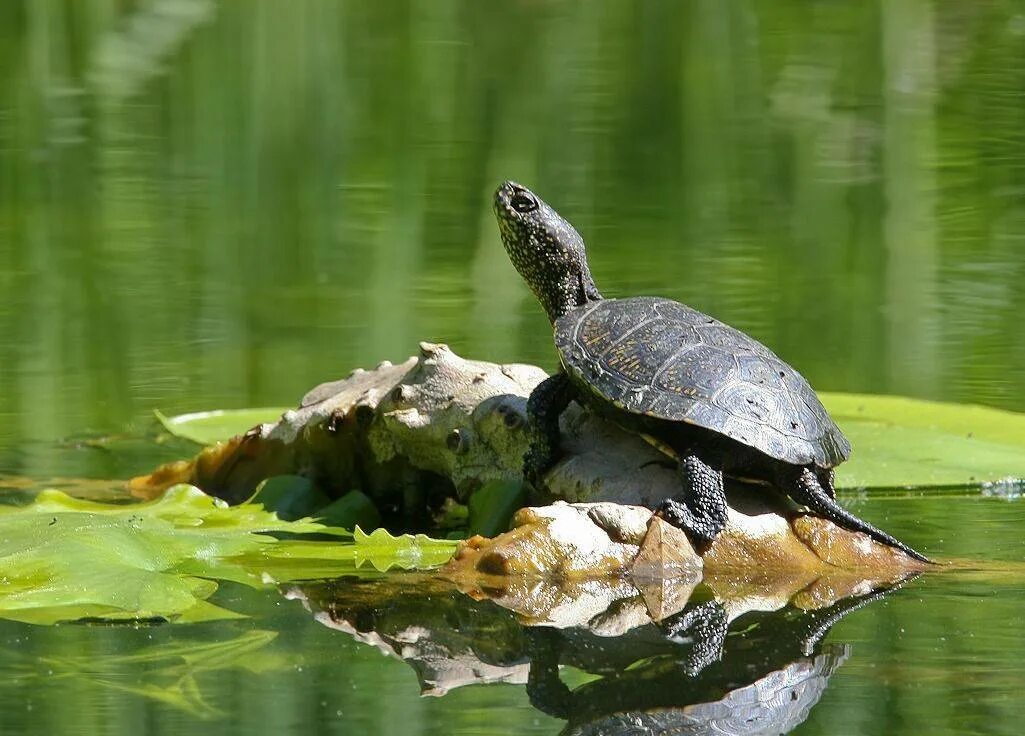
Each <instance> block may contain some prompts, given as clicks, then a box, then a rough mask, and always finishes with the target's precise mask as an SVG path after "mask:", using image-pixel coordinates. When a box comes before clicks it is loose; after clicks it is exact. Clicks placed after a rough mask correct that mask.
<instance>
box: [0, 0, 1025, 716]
mask: <svg viewBox="0 0 1025 736" xmlns="http://www.w3.org/2000/svg"><path fill="white" fill-rule="evenodd" d="M504 178H515V179H517V180H519V181H522V182H523V183H525V184H527V185H529V186H531V187H532V188H534V189H535V190H537V191H538V192H539V193H540V194H541V195H542V196H544V197H546V198H547V199H548V200H549V201H550V202H551V203H552V204H553V205H555V206H556V207H558V208H559V209H560V211H561V212H563V214H565V215H566V216H567V217H568V218H570V219H571V220H572V221H573V222H574V223H575V224H576V225H577V227H578V228H579V229H580V231H581V233H582V234H583V235H584V237H585V239H586V240H587V242H588V244H589V248H590V255H591V266H592V271H593V272H594V275H595V278H596V280H597V282H598V285H599V287H600V288H601V289H602V291H603V292H604V293H606V294H607V295H610V296H619V295H629V294H640V293H652V294H661V295H665V296H669V297H673V298H676V299H679V300H682V301H685V302H687V303H689V304H692V305H694V306H695V307H697V308H699V309H702V310H704V311H706V312H710V313H712V314H714V315H715V316H717V317H719V318H721V319H723V320H726V321H728V322H730V323H731V324H733V325H735V326H737V327H740V328H742V329H744V330H746V331H748V332H749V333H751V334H752V335H754V336H756V337H758V338H759V339H761V340H763V341H764V342H766V343H767V344H769V345H770V346H772V347H773V348H774V349H775V350H776V351H777V352H778V353H779V354H780V355H781V356H782V357H784V358H785V359H786V360H788V361H789V362H791V363H792V364H794V365H795V366H797V367H798V368H799V369H800V370H801V371H802V372H803V373H804V374H805V375H806V376H807V377H808V378H809V379H810V380H811V382H812V384H813V385H814V386H815V387H817V388H820V389H823V390H826V389H828V390H838V391H859V392H872V393H898V394H906V395H913V396H921V397H927V398H935V399H941V400H946V401H959V402H976V403H983V404H988V405H992V406H997V407H1002V408H1008V409H1014V410H1025V322H1023V321H1022V319H1021V315H1022V314H1023V313H1025V5H1023V4H1022V3H1021V2H1019V1H1017V0H1003V1H1001V0H987V1H976V2H971V3H934V2H927V1H926V0H895V1H894V2H883V1H882V0H877V1H876V2H850V3H842V4H841V3H825V4H824V3H815V4H808V3H801V2H776V3H771V4H765V3H760V4H756V3H751V2H711V1H695V2H668V1H667V2H636V3H630V2H591V1H589V0H588V1H586V2H585V1H583V0H581V1H580V2H527V1H526V0H524V1H522V2H505V3H486V2H477V1H476V0H465V1H464V2H454V1H449V0H424V1H423V2H398V1H397V0H396V1H395V2H392V1H391V0H388V1H387V2H376V3H374V2H340V1H338V2H335V1H331V2H329V1H327V0H324V1H322V2H313V1H312V0H310V1H305V0H302V1H300V0H296V1H293V2H289V3H284V2H270V1H267V2H241V1H232V2H223V3H219V2H214V1H212V0H153V1H152V2H128V1H115V0H89V1H87V0H81V1H80V2H75V3H61V2H56V1H55V0H5V2H3V3H2V4H0V366H2V368H0V473H2V474H4V475H7V476H18V477H26V478H28V479H30V480H32V479H48V478H52V477H62V476H72V477H88V478H99V479H105V478H111V479H114V478H124V477H126V476H128V475H130V474H132V473H135V472H140V471H143V470H145V469H147V468H149V467H151V466H152V465H153V464H154V463H155V462H157V461H158V460H162V459H166V458H167V457H171V456H175V452H176V450H175V449H174V448H160V447H155V446H153V445H151V444H148V443H146V442H130V443H128V444H120V445H117V446H116V449H114V447H115V446H113V445H108V444H106V443H104V442H97V441H95V438H96V437H106V436H111V435H120V434H122V433H127V434H128V435H129V436H131V437H139V436H140V435H142V434H144V433H145V432H146V431H147V430H148V427H149V422H150V416H151V411H152V410H153V409H154V408H159V409H161V410H163V411H165V412H167V413H174V412H180V411H188V410H195V409H204V408H211V407H222V408H232V407H244V406H260V405H281V404H288V403H290V402H293V401H295V400H297V399H298V398H299V397H300V396H301V395H302V394H303V393H304V392H305V391H306V390H307V389H308V388H310V387H311V386H313V385H314V384H316V383H319V382H321V381H324V380H328V379H332V378H336V377H339V376H340V375H344V374H346V373H347V372H348V371H349V370H351V369H352V368H354V367H356V366H371V365H373V364H376V363H377V362H378V361H380V360H382V359H385V358H387V359H391V360H398V359H402V358H404V357H406V356H407V355H409V354H411V353H412V352H414V351H415V348H416V343H417V341H419V340H423V339H430V340H436V341H444V342H447V343H449V344H450V345H451V346H452V347H453V348H454V349H455V350H456V351H457V352H459V353H462V354H465V355H471V356H474V357H479V358H482V359H490V360H498V361H512V360H516V361H528V362H538V363H541V364H543V365H547V366H551V365H553V364H554V361H555V358H554V353H553V350H552V347H551V344H550V338H549V333H548V330H547V326H546V322H545V319H544V316H543V314H542V312H541V310H540V309H539V307H538V306H537V304H536V303H535V302H534V301H533V299H532V298H531V297H530V295H529V293H528V291H527V290H526V288H525V287H524V286H523V284H522V283H521V282H520V281H519V279H518V277H517V275H516V274H515V272H514V271H513V269H512V267H511V266H510V265H509V263H508V262H507V259H506V256H505V254H504V252H503V251H502V249H501V246H500V244H499V239H498V235H497V231H496V228H495V225H494V222H493V218H492V215H491V213H490V209H489V198H490V193H491V191H492V190H493V188H494V186H495V185H496V184H497V183H498V182H499V181H500V180H502V179H504ZM86 440H88V441H86ZM855 449H856V448H855ZM848 500H849V501H850V503H851V504H852V508H854V509H855V510H856V512H857V513H859V514H860V515H862V516H864V517H866V518H869V519H871V520H873V521H875V522H877V523H879V524H880V525H881V526H883V527H884V528H886V529H887V530H889V531H891V532H893V533H895V534H897V535H898V536H900V537H902V538H903V539H906V540H907V541H908V542H909V543H912V544H914V545H915V546H916V547H918V548H920V549H924V550H926V551H928V552H929V553H930V554H935V555H939V556H969V557H974V558H988V559H999V560H1004V561H1010V562H1017V561H1021V560H1022V559H1023V558H1025V546H1023V543H1022V538H1023V535H1022V529H1023V528H1025V511H1023V509H1025V507H1022V506H1021V503H1020V502H1019V501H1016V500H1014V499H1011V500H1006V499H999V498H989V497H981V496H979V495H978V494H973V493H966V494H963V495H962V496H960V497H957V498H947V497H940V496H925V497H918V498H913V499H892V500H871V499H853V500H851V499H848ZM1023 582H1025V577H1022V576H1018V575H1014V574H1008V575H999V576H998V575H996V574H990V575H988V576H987V575H982V576H980V577H975V578H970V579H969V578H966V577H964V576H961V577H958V576H951V577H946V578H935V579H930V580H926V581H917V582H915V583H913V584H912V585H910V586H909V587H907V588H905V589H904V590H901V591H897V592H896V593H894V594H893V595H892V596H890V597H888V598H887V599H886V600H884V601H881V602H879V603H876V604H874V605H872V606H869V607H867V608H866V609H865V610H862V611H858V612H855V613H852V614H851V615H850V616H849V617H848V618H846V619H844V620H843V621H842V622H840V623H839V624H838V625H837V626H836V627H835V628H834V629H833V631H832V632H831V633H830V634H829V641H835V642H837V643H850V644H851V645H852V646H851V655H850V658H849V659H848V660H847V661H846V662H845V663H844V664H843V665H842V666H841V667H840V668H839V669H838V670H837V672H836V673H835V674H834V675H833V676H832V678H831V679H830V682H829V687H828V689H827V690H826V692H825V694H824V695H823V696H822V698H821V700H820V701H819V703H818V705H816V706H815V707H814V708H813V709H812V711H811V713H810V715H809V717H808V720H807V721H806V722H805V723H804V725H803V726H801V727H800V728H799V731H800V732H801V733H812V734H814V733H850V734H855V733H856V734H876V733H894V734H897V733H900V734H904V733H907V734H917V733H950V734H960V733H1017V732H1019V730H1020V724H1021V719H1022V717H1023V716H1025V705H1023V704H1022V701H1021V693H1020V691H1021V685H1022V683H1023V682H1025V665H1023V664H1022V662H1025V656H1023V655H1025V645H1023V644H1022V643H1021V637H1020V636H1018V634H1017V632H1018V630H1019V629H1020V625H1021V623H1022V618H1023V616H1022V614H1021V611H1022V610H1025V608H1023V604H1025V585H1023ZM222 595H225V596H232V595H241V594H240V593H238V592H237V591H232V590H230V589H225V590H224V591H222ZM247 595H252V594H247ZM247 605H248V606H249V610H250V611H251V613H252V614H253V617H252V618H251V619H249V620H247V621H243V622H237V623H230V624H205V625H202V626H195V627H187V626H182V627H155V628H146V629H139V630H124V629H112V628H102V627H100V628H96V627H77V626H69V627H56V628H38V627H31V626H25V625H21V624H16V623H3V624H0V641H3V642H4V647H3V654H2V655H0V707H2V710H3V712H4V716H3V723H4V730H5V731H6V730H8V729H9V730H11V731H12V732H18V731H38V732H68V733H72V732H81V733H100V732H116V731H121V732H133V733H136V732H138V733H142V732H151V733H169V734H177V733H186V732H192V731H194V730H195V729H196V728H197V727H199V724H203V723H209V724H217V725H216V727H217V728H218V729H225V730H229V731H238V732H240V733H241V732H246V733H253V732H266V733H280V732H283V731H297V732H298V731H316V732H325V733H327V732H331V733H386V734H390V733H394V734H402V735H403V736H406V735H408V734H429V733H430V734H433V733H439V734H454V733H465V734H487V733H556V732H558V730H559V729H560V728H561V727H562V726H561V722H560V721H558V720H556V719H553V718H551V717H549V716H546V715H543V714H541V713H540V712H539V711H537V710H535V709H533V708H532V707H531V706H530V705H529V703H528V700H527V697H526V694H525V692H524V688H523V686H522V685H513V684H505V685H481V686H473V687H465V688H459V689H456V690H454V691H453V692H451V693H450V694H449V695H447V696H445V697H442V698H426V699H422V698H420V697H419V694H418V691H419V689H418V686H417V684H416V679H415V677H414V676H413V675H412V672H411V670H410V669H409V667H408V666H406V665H405V664H403V663H401V662H399V661H396V660H392V659H387V658H383V657H381V656H380V654H379V653H378V652H377V651H376V650H374V649H371V648H369V647H367V646H365V645H359V644H356V643H354V641H353V640H352V639H351V638H350V637H348V636H347V635H344V634H342V633H339V632H337V631H332V630H330V629H328V628H326V627H324V626H322V625H320V624H318V623H315V622H313V621H312V620H311V619H310V617H309V616H308V615H307V614H306V613H304V611H303V609H302V608H301V606H300V605H299V604H298V603H297V602H295V601H285V600H280V599H276V598H275V599H269V598H268V597H267V596H254V597H252V599H251V600H248V603H247ZM252 632H271V633H272V634H273V633H276V634H277V638H275V639H274V643H273V645H268V646H267V647H264V648H262V649H259V651H258V652H257V653H256V654H253V655H252V656H250V657H248V658H247V657H239V658H236V657H235V656H234V655H232V656H231V657H229V663H228V664H225V663H223V662H222V663H220V664H218V666H216V667H212V668H204V667H205V665H190V664H185V665H183V664H181V662H180V661H175V662H174V663H173V664H174V666H172V665H171V664H169V663H168V662H167V661H165V660H157V661H154V660H153V659H152V658H149V657H148V656H147V655H146V654H145V653H146V652H147V651H149V648H150V647H154V646H160V645H164V646H170V645H172V644H174V643H176V642H182V641H184V642H193V641H195V640H201V641H209V642H215V643H216V642H220V643H224V642H231V641H234V640H235V639H237V638H238V637H241V636H244V635H245V636H252V635H253V633H252ZM261 636H262V635H261ZM260 652H263V654H260ZM268 652H270V653H268ZM133 655H139V656H137V657H134V658H133ZM289 658H291V659H289ZM236 659H237V662H235V660H236ZM183 661H185V660H183ZM189 661H191V660H189ZM236 664H237V666H235V665H236ZM190 666H194V667H195V672H194V673H192V674H194V677H192V678H191V679H189V678H186V680H181V679H180V678H179V675H180V674H181V670H182V668H185V669H188V667H190ZM175 667H177V669H175ZM167 668H171V669H172V670H174V672H173V673H172V674H168V673H167V671H166V670H167ZM175 678H179V679H175ZM182 682H186V684H182ZM154 683H155V684H154ZM190 683H191V684H190ZM151 686H152V687H151ZM145 687H150V690H148V691H146V692H143V690H144V689H145ZM174 688H178V689H179V690H182V689H184V691H185V692H186V693H188V692H191V691H190V689H189V688H194V689H196V690H197V691H198V692H201V694H202V703H203V704H204V705H202V706H197V705H195V704H192V705H189V704H188V702H191V701H188V702H187V703H186V704H184V705H183V704H182V702H178V701H175V700H174V698H170V697H166V693H167V692H169V691H170V690H172V689H174ZM158 693H164V694H165V697H164V698H163V700H161V697H159V696H158ZM186 700H188V699H186ZM204 719H205V720H204Z"/></svg>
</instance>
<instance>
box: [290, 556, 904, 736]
mask: <svg viewBox="0 0 1025 736" xmlns="http://www.w3.org/2000/svg"><path fill="white" fill-rule="evenodd" d="M506 582H509V581H508V580H507V581H506ZM899 585H900V583H897V584H878V583H872V582H868V581H865V582H863V584H861V585H858V584H856V583H854V581H852V580H851V579H850V578H849V577H848V578H845V579H843V580H838V581H829V580H824V579H820V580H819V581H818V582H817V583H816V585H815V586H814V591H813V592H809V589H808V588H806V587H805V588H801V590H800V591H799V592H796V593H795V591H794V586H793V585H792V584H791V583H790V582H788V581H785V580H779V579H774V578H772V577H770V576H765V577H762V578H761V579H753V578H747V579H738V578H736V577H731V578H728V579H727V578H725V577H722V578H715V577H708V576H706V578H705V579H703V580H702V579H700V578H699V577H698V576H697V575H695V576H692V577H689V578H686V577H685V578H677V579H675V580H650V581H647V582H645V581H639V580H628V579H610V580H592V581H578V582H576V583H575V584H573V585H572V586H571V588H572V589H571V590H569V591H567V588H566V586H565V585H560V584H557V583H553V582H550V581H541V580H533V581H530V582H529V583H528V582H525V581H523V580H519V581H516V582H515V584H513V585H509V586H507V585H504V584H501V583H496V584H495V585H494V586H490V587H489V586H477V587H468V586H466V585H465V584H463V585H462V589H460V587H459V586H457V585H456V584H455V583H452V582H450V581H446V580H444V579H442V578H440V577H432V576H424V575H409V576H399V577H397V578H396V576H394V575H392V576H388V577H384V578H377V579H367V578H346V579H342V580H338V581H334V582H330V583H318V584H308V585H303V586H297V587H293V588H291V589H289V590H288V591H287V592H286V594H287V596H288V597H290V598H294V599H300V600H302V601H303V603H304V605H305V606H306V607H307V609H308V610H309V611H310V613H311V614H312V615H313V616H314V618H316V619H317V620H318V621H319V622H320V623H322V624H323V625H325V626H328V627H330V628H333V629H336V630H338V631H341V632H344V633H346V634H347V635H349V636H351V637H353V638H354V639H357V640H359V641H361V642H363V643H365V644H369V645H371V646H374V647H376V648H378V649H380V650H381V651H382V652H384V653H386V654H388V655H390V656H393V657H396V658H399V659H402V660H403V661H405V662H406V663H408V664H409V666H410V667H412V668H413V670H414V671H415V672H416V674H417V677H418V679H419V682H420V686H421V689H422V692H423V693H424V694H425V695H432V696H441V695H444V694H445V693H447V692H449V691H450V690H452V689H454V688H458V687H462V686H464V685H470V684H475V683H489V682H506V683H512V684H522V685H525V686H526V691H527V694H528V696H529V698H530V701H531V703H532V704H533V705H534V706H535V707H536V708H538V709H539V710H541V711H544V712H545V713H548V714H549V715H552V716H555V717H557V718H561V719H563V720H565V721H566V722H567V723H566V726H565V728H564V729H563V731H562V733H563V734H642V733H660V734H674V733H679V734H701V733H716V734H770V733H772V734H777V733H786V732H789V731H790V730H792V729H793V728H795V727H796V726H797V725H799V724H800V723H802V722H803V721H804V720H805V719H806V718H807V717H808V714H809V712H810V710H811V708H813V707H814V706H815V704H816V703H817V702H818V700H819V698H820V697H821V696H822V694H823V692H824V691H825V689H826V687H827V685H828V683H829V678H830V676H831V675H832V674H833V672H835V671H836V669H837V668H838V667H839V666H840V665H842V664H843V662H844V661H845V660H846V659H847V657H848V655H849V652H850V648H849V646H848V645H846V644H842V643H840V644H834V643H831V644H825V643H823V639H824V637H825V635H826V634H827V633H828V632H829V630H830V628H831V627H832V626H833V625H834V624H835V623H837V622H838V621H840V620H841V619H842V618H844V617H845V616H846V615H847V614H849V613H851V612H852V611H855V610H857V609H858V608H861V607H863V606H865V605H867V604H869V603H871V602H873V601H875V600H878V599H880V598H882V597H883V596H885V595H887V594H888V593H889V592H890V591H891V590H893V589H894V588H895V587H897V586H899ZM826 590H833V591H834V593H833V594H832V595H827V594H825V593H824V592H823V591H826ZM528 593H529V595H528ZM563 666H566V667H571V668H573V669H574V670H577V671H578V672H582V673H586V674H587V675H588V678H587V681H586V682H585V683H584V684H580V685H578V686H576V687H574V686H572V685H571V684H569V683H567V681H566V680H567V679H568V680H570V681H573V680H574V679H575V680H576V681H577V682H579V681H580V678H579V677H576V676H574V675H571V674H567V672H565V671H562V670H560V668H561V667H563Z"/></svg>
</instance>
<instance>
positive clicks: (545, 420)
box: [523, 371, 576, 490]
mask: <svg viewBox="0 0 1025 736" xmlns="http://www.w3.org/2000/svg"><path fill="white" fill-rule="evenodd" d="M575 393H576V391H575V389H574V388H573V384H572V382H571V381H570V380H569V376H567V375H566V373H565V372H563V371H559V372H558V373H556V374H555V375H553V376H549V377H548V378H546V379H545V380H543V381H542V382H541V383H539V384H538V385H537V386H536V387H535V388H534V390H533V391H532V392H531V394H530V398H529V399H527V422H528V424H529V426H530V428H531V440H530V449H529V450H527V454H526V455H525V456H524V458H523V477H524V479H526V481H527V482H528V483H530V484H531V485H532V486H534V488H535V489H537V490H542V489H543V488H544V485H545V484H544V477H545V473H547V472H548V470H549V469H550V468H551V467H552V465H554V464H555V461H556V459H557V458H558V455H559V416H560V415H561V414H562V412H564V411H565V410H566V407H567V406H569V402H571V401H572V400H573V396H574V394H575Z"/></svg>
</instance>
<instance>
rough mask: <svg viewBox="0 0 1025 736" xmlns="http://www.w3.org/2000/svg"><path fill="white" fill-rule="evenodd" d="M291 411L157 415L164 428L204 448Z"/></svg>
mask: <svg viewBox="0 0 1025 736" xmlns="http://www.w3.org/2000/svg"><path fill="white" fill-rule="evenodd" d="M286 411H288V410H287V409H282V408H263V409H234V410H230V411H229V410H215V411H197V412H194V413H192V414H179V415H178V416H173V417H168V416H164V415H163V414H161V413H160V412H159V411H158V412H155V414H156V416H157V419H159V420H160V423H161V424H162V425H164V429H166V430H167V431H168V432H170V433H171V434H173V435H174V436H175V437H180V438H182V439H186V440H191V441H192V442H196V443H198V444H200V445H212V444H214V443H215V442H221V441H223V440H226V439H230V438H231V437H234V436H235V435H237V434H243V433H245V432H247V431H249V430H250V429H252V428H253V427H255V426H256V425H258V424H267V423H269V422H276V421H278V419H280V418H281V415H282V414H284V413H285V412H286Z"/></svg>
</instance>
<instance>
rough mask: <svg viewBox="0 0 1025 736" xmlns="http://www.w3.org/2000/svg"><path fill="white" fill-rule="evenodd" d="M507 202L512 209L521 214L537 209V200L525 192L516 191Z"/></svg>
mask: <svg viewBox="0 0 1025 736" xmlns="http://www.w3.org/2000/svg"><path fill="white" fill-rule="evenodd" d="M509 204H511V205H512V208H513V209H514V210H516V211H517V212H519V213H520V214H523V215H525V214H527V213H528V212H533V211H534V210H536V209H537V200H536V199H534V197H532V196H531V195H530V194H528V193H527V192H516V194H514V195H513V196H512V199H511V200H509Z"/></svg>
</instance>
